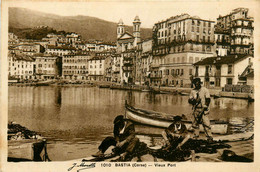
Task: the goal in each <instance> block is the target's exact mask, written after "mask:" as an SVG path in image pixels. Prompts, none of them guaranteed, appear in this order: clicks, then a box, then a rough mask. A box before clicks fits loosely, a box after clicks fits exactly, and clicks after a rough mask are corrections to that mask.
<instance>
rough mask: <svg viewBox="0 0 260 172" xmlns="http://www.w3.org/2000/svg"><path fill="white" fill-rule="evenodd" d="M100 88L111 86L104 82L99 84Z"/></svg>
mask: <svg viewBox="0 0 260 172" xmlns="http://www.w3.org/2000/svg"><path fill="white" fill-rule="evenodd" d="M98 87H99V88H110V85H109V84H102V85H99V86H98Z"/></svg>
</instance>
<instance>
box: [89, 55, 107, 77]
mask: <svg viewBox="0 0 260 172" xmlns="http://www.w3.org/2000/svg"><path fill="white" fill-rule="evenodd" d="M105 59H106V56H103V55H95V56H94V57H93V58H91V59H89V60H88V70H89V75H88V76H89V80H91V81H104V78H105V77H104V75H105Z"/></svg>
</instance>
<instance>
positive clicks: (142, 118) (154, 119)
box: [125, 105, 228, 134]
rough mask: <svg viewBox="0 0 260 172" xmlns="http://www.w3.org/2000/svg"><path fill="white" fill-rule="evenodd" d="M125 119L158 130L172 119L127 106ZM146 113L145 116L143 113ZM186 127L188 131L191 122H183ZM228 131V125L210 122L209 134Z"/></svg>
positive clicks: (202, 129)
mask: <svg viewBox="0 0 260 172" xmlns="http://www.w3.org/2000/svg"><path fill="white" fill-rule="evenodd" d="M125 109H126V117H127V118H128V119H130V120H131V121H133V122H136V123H139V124H143V125H148V126H153V127H158V128H167V127H168V126H169V125H170V124H171V123H172V122H173V120H172V117H171V116H170V115H168V117H166V118H165V117H164V118H163V117H160V113H158V112H153V111H148V110H142V109H136V108H134V107H131V106H129V105H126V107H125ZM145 111H146V112H147V114H146V113H145ZM161 116H166V115H165V114H162V115H161ZM183 122H184V123H185V125H186V127H187V128H188V129H189V128H191V126H192V122H191V121H183ZM200 131H201V132H203V131H204V128H203V126H202V125H200ZM227 131H228V124H227V123H223V122H219V123H218V122H216V121H211V132H212V133H215V134H227Z"/></svg>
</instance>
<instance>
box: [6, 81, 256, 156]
mask: <svg viewBox="0 0 260 172" xmlns="http://www.w3.org/2000/svg"><path fill="white" fill-rule="evenodd" d="M126 99H127V100H128V102H129V103H130V104H131V105H134V106H136V107H140V108H144V109H150V110H154V111H160V112H165V113H169V114H175V115H177V114H179V115H180V114H186V116H187V117H188V118H191V106H190V105H188V103H187V102H188V96H180V95H168V94H161V95H159V94H156V95H155V94H149V93H147V92H130V91H121V90H110V89H99V88H96V87H55V86H53V87H52V86H50V87H16V86H10V87H9V114H8V119H9V121H16V122H17V123H19V124H21V125H23V126H26V127H27V128H29V129H31V130H35V131H38V132H40V133H43V134H44V135H45V136H48V137H49V140H50V143H51V144H50V146H49V147H50V149H49V151H50V150H53V152H49V154H50V156H53V157H52V159H53V160H65V159H73V158H80V157H86V156H87V155H89V154H90V152H92V153H93V152H95V151H96V149H97V146H98V144H99V143H100V141H101V140H102V139H103V138H104V137H106V136H108V135H111V134H112V130H113V119H114V117H115V116H117V115H119V114H124V103H125V100H126ZM253 116H254V103H248V102H247V101H246V100H241V99H228V98H219V99H212V101H211V113H210V118H211V119H243V120H244V119H246V118H247V117H253ZM65 145H66V146H65ZM75 145H76V147H75ZM63 146H64V147H63ZM68 147H69V148H68ZM65 148H66V149H65ZM61 149H63V151H65V152H67V153H68V152H71V151H72V152H74V153H70V155H69V156H68V155H65V154H64V155H63V153H64V152H62V154H61V152H60V151H61ZM82 149H84V150H85V151H82Z"/></svg>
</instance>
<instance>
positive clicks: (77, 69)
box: [62, 53, 91, 80]
mask: <svg viewBox="0 0 260 172" xmlns="http://www.w3.org/2000/svg"><path fill="white" fill-rule="evenodd" d="M90 58H91V54H90V53H78V54H70V55H63V56H62V78H64V79H73V80H86V79H88V60H89V59H90Z"/></svg>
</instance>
